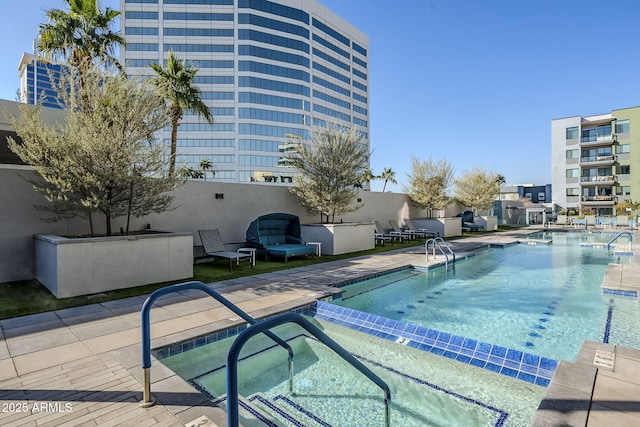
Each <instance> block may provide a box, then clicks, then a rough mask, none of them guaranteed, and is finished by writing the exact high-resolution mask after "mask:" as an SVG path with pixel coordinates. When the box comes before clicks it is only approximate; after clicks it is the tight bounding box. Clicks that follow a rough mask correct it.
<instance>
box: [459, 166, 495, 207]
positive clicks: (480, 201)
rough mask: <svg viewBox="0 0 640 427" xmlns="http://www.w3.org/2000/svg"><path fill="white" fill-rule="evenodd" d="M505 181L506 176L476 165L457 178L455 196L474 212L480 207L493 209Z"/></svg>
mask: <svg viewBox="0 0 640 427" xmlns="http://www.w3.org/2000/svg"><path fill="white" fill-rule="evenodd" d="M504 182H505V179H504V176H502V175H500V174H497V173H494V172H489V171H487V170H485V169H484V168H483V167H482V166H475V167H474V168H473V169H471V170H470V171H465V172H464V174H463V175H462V176H461V177H460V178H458V179H456V180H455V182H454V186H455V196H456V198H457V199H458V200H459V201H460V202H461V203H463V204H464V205H466V206H469V208H470V209H471V210H472V211H473V212H474V213H478V210H480V209H491V207H492V206H493V202H494V201H495V200H496V199H497V198H498V197H499V195H500V186H501V185H502V184H504Z"/></svg>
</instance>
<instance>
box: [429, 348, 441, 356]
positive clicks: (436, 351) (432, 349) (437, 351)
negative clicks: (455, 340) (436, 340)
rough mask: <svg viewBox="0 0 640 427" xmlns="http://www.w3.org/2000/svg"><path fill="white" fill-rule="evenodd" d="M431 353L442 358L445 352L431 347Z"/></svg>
mask: <svg viewBox="0 0 640 427" xmlns="http://www.w3.org/2000/svg"><path fill="white" fill-rule="evenodd" d="M431 353H433V354H437V355H439V356H441V355H442V353H444V350H443V349H441V348H438V347H431Z"/></svg>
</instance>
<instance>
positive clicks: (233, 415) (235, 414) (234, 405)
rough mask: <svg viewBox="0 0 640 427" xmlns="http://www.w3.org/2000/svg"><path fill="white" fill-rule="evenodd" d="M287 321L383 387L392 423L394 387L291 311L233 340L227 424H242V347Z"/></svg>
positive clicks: (387, 422)
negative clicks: (240, 377)
mask: <svg viewBox="0 0 640 427" xmlns="http://www.w3.org/2000/svg"><path fill="white" fill-rule="evenodd" d="M285 323H296V324H298V325H299V326H301V327H302V328H304V329H306V331H307V332H309V333H310V334H311V335H313V336H314V337H315V338H317V339H318V340H319V341H320V342H322V343H323V344H324V345H326V346H327V347H329V348H330V349H331V350H333V351H334V352H335V353H336V354H337V355H338V356H340V357H341V358H342V359H343V360H345V361H346V362H347V363H349V364H350V365H351V366H353V367H354V368H356V369H357V370H358V371H360V373H362V374H363V375H364V376H366V377H367V378H368V379H370V380H371V381H373V382H374V383H375V384H376V385H377V386H378V387H380V388H381V389H382V391H383V392H384V405H385V427H389V426H390V416H391V415H390V408H389V405H390V404H391V390H390V389H389V386H388V385H387V383H385V382H384V380H382V378H380V377H379V376H378V375H376V374H375V373H374V372H373V371H371V370H370V369H369V368H367V367H366V366H365V365H364V364H363V363H362V362H360V361H359V360H358V359H356V358H355V357H354V356H353V355H352V354H351V353H349V352H348V351H347V350H345V349H344V348H342V347H341V346H340V345H339V344H338V343H337V342H335V341H334V340H333V339H331V338H330V337H329V336H328V335H326V334H325V333H324V332H322V331H321V330H320V329H319V328H318V327H317V326H315V325H314V324H313V323H311V322H310V321H308V320H307V319H305V318H304V317H303V316H302V315H300V314H297V313H291V312H289V313H284V314H280V315H278V316H274V317H272V318H269V319H266V320H263V321H260V322H258V323H255V324H253V325H251V326H249V327H248V328H247V329H245V330H244V331H242V332H241V333H240V334H238V337H237V338H236V339H235V341H233V344H231V348H230V349H229V353H227V426H229V427H238V426H239V422H240V420H239V407H238V405H239V401H238V357H239V356H240V351H241V350H242V347H243V346H244V344H245V343H246V342H247V341H248V340H249V339H250V338H252V337H253V336H254V335H257V334H259V333H262V332H265V331H269V330H270V329H271V328H274V327H276V326H279V325H283V324H285ZM265 333H266V332H265Z"/></svg>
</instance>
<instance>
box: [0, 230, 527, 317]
mask: <svg viewBox="0 0 640 427" xmlns="http://www.w3.org/2000/svg"><path fill="white" fill-rule="evenodd" d="M513 228H520V227H509V226H500V228H499V230H498V231H505V230H510V229H513ZM492 232H493V231H484V230H480V231H476V232H473V233H468V232H465V233H463V234H462V236H459V237H448V238H447V240H455V239H457V238H461V237H470V236H477V235H479V234H483V233H492ZM423 244H424V242H423V241H416V240H414V241H408V242H405V243H395V244H394V245H385V246H384V247H383V246H376V247H375V248H374V249H371V250H368V251H361V252H352V253H348V254H343V255H334V256H328V255H324V256H322V257H316V256H310V257H304V258H298V257H294V258H292V259H290V260H289V262H288V263H286V264H285V263H284V262H282V261H278V260H275V261H270V262H264V260H261V259H258V260H257V262H256V265H255V266H254V267H253V268H250V266H249V265H248V264H247V263H241V264H240V265H238V266H234V268H233V270H232V271H229V270H228V264H227V261H226V260H221V261H218V262H215V263H211V262H209V263H199V264H195V265H194V266H193V278H192V280H198V281H200V282H204V283H212V282H218V281H221V280H227V279H233V278H237V277H245V276H252V275H256V274H262V273H270V272H273V271H278V270H286V269H289V268H295V267H302V266H306V265H311V264H319V263H322V262H328V261H335V260H338V259H345V258H354V257H357V256H361V255H371V254H376V253H381V252H386V251H390V250H394V249H401V248H408V247H412V246H419V245H423ZM186 281H188V280H180V281H177V282H165V283H156V284H153V285H146V286H139V287H137V288H128V289H120V290H115V291H109V292H103V293H99V294H95V295H87V296H79V297H71V298H62V299H58V298H56V297H54V296H53V295H52V294H51V293H50V292H49V290H48V289H47V288H45V287H44V286H42V285H41V284H40V282H38V281H37V280H26V281H19V282H10V283H0V320H1V319H8V318H11V317H19V316H25V315H27V314H35V313H42V312H45V311H52V310H60V309H63V308H69V307H76V306H80V305H87V304H93V303H98V302H104V301H111V300H116V299H120V298H126V297H131V296H136V295H146V294H149V293H151V292H153V291H155V290H156V289H158V288H161V287H163V286H166V285H170V284H174V283H182V282H186Z"/></svg>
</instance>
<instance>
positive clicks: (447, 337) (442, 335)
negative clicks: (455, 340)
mask: <svg viewBox="0 0 640 427" xmlns="http://www.w3.org/2000/svg"><path fill="white" fill-rule="evenodd" d="M450 339H451V334H450V333H447V332H440V335H438V341H442V342H445V343H448V342H449V340H450Z"/></svg>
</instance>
